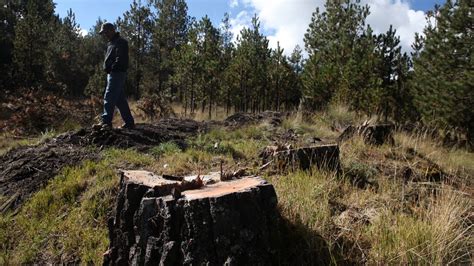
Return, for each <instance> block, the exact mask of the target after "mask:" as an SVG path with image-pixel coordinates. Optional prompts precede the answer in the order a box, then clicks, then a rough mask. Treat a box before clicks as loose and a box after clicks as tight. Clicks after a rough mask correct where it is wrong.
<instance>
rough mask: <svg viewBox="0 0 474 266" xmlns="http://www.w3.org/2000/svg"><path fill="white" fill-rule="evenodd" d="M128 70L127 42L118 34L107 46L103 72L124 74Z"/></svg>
mask: <svg viewBox="0 0 474 266" xmlns="http://www.w3.org/2000/svg"><path fill="white" fill-rule="evenodd" d="M127 69H128V42H127V41H126V40H125V39H124V38H122V37H120V34H119V33H116V34H115V36H114V37H113V38H112V40H110V42H109V43H108V44H107V53H106V54H105V60H104V70H105V72H107V73H111V72H126V71H127Z"/></svg>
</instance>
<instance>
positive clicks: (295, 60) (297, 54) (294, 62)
mask: <svg viewBox="0 0 474 266" xmlns="http://www.w3.org/2000/svg"><path fill="white" fill-rule="evenodd" d="M289 62H290V64H291V67H292V68H293V71H294V72H295V73H296V75H298V76H299V75H301V73H302V72H303V64H304V62H303V50H302V49H301V47H300V46H299V45H296V46H295V48H294V49H293V52H292V53H291V55H290V58H289Z"/></svg>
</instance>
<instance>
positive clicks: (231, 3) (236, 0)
mask: <svg viewBox="0 0 474 266" xmlns="http://www.w3.org/2000/svg"><path fill="white" fill-rule="evenodd" d="M229 6H230V8H236V7H238V6H239V0H229Z"/></svg>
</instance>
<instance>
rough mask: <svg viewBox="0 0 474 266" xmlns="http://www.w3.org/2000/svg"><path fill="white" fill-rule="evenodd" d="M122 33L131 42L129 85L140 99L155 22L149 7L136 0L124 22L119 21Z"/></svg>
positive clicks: (126, 13)
mask: <svg viewBox="0 0 474 266" xmlns="http://www.w3.org/2000/svg"><path fill="white" fill-rule="evenodd" d="M117 24H118V27H119V29H120V33H121V34H122V35H123V37H125V38H126V39H127V40H128V42H129V47H130V48H129V49H130V62H131V64H130V68H129V71H128V72H129V77H130V79H128V83H129V84H130V85H131V86H129V87H131V88H134V89H133V94H135V97H137V98H140V94H141V93H140V92H141V86H142V79H143V72H144V67H145V63H144V61H145V60H146V59H147V58H146V55H147V51H148V50H149V48H150V45H151V33H152V29H153V21H152V18H151V10H150V6H149V5H142V1H141V0H138V1H137V0H134V1H133V3H132V4H131V5H130V10H128V11H126V12H125V13H124V15H123V20H121V19H120V20H119V21H118V23H117Z"/></svg>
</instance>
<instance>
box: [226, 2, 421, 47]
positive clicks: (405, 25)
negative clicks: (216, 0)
mask: <svg viewBox="0 0 474 266" xmlns="http://www.w3.org/2000/svg"><path fill="white" fill-rule="evenodd" d="M325 2H326V1H325V0H273V1H271V2H270V1H267V0H240V3H242V4H243V5H244V6H245V9H244V11H242V12H240V13H239V15H237V17H236V18H234V19H233V22H234V23H232V26H233V27H234V26H236V27H237V28H235V29H233V32H234V35H236V34H237V33H239V32H240V29H242V28H243V27H244V26H249V25H250V18H251V16H249V14H253V13H256V14H257V15H258V16H259V18H260V21H261V24H262V27H263V29H264V30H266V31H267V32H271V33H272V34H270V35H269V36H268V39H269V41H270V46H271V47H272V48H275V47H276V44H277V42H278V41H279V42H280V46H281V47H282V48H284V49H285V53H286V54H289V53H291V52H292V50H293V48H294V47H295V45H297V44H298V45H300V46H301V47H304V42H303V38H304V34H305V32H306V29H307V28H308V25H309V23H310V21H311V15H312V13H313V12H314V11H315V10H316V8H317V7H319V8H320V9H321V10H323V9H324V3H325ZM362 2H363V3H365V4H368V5H369V6H370V10H371V14H370V15H369V17H368V18H367V22H368V23H369V24H370V25H371V26H372V28H373V29H374V32H375V33H383V32H386V31H387V30H388V28H389V26H390V24H392V25H393V26H394V28H395V29H396V30H397V33H398V35H400V40H401V44H402V46H403V49H404V50H405V51H409V50H411V48H410V45H411V43H412V42H413V40H414V34H415V32H420V33H421V32H422V30H423V28H424V26H425V24H426V22H425V16H424V12H423V11H415V10H412V9H411V8H410V4H409V1H407V0H363V1H362ZM243 13H245V16H243ZM243 18H245V19H243Z"/></svg>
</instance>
